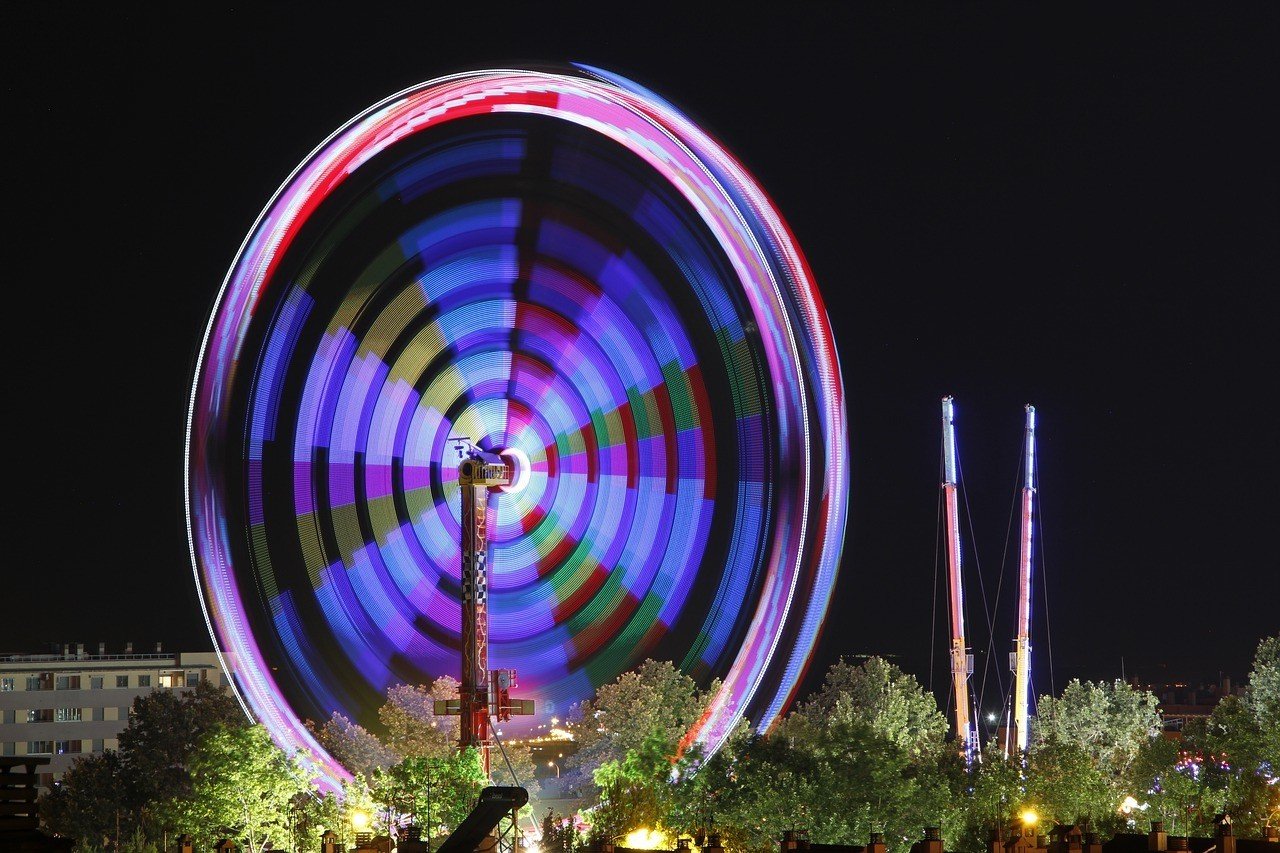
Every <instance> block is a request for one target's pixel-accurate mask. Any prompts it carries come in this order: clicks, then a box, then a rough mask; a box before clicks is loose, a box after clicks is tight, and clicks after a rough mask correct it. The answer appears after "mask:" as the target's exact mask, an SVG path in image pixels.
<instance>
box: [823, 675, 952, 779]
mask: <svg viewBox="0 0 1280 853" xmlns="http://www.w3.org/2000/svg"><path fill="white" fill-rule="evenodd" d="M798 713H799V714H800V715H801V716H804V717H807V718H809V719H810V720H818V719H821V718H824V717H830V718H831V719H832V721H833V722H834V721H837V720H854V719H856V720H859V721H860V722H862V723H865V724H866V725H868V726H870V728H871V731H872V732H873V733H874V734H876V735H877V736H879V737H883V738H885V739H886V740H889V741H892V742H893V743H895V744H897V745H898V746H900V747H902V748H903V749H906V750H907V751H908V752H910V753H912V754H914V755H919V754H921V753H923V752H925V751H927V750H931V749H935V748H937V747H938V746H939V745H940V744H941V741H942V737H943V736H944V735H945V734H946V731H947V720H946V718H945V717H943V716H942V714H941V713H939V711H938V703H937V700H936V699H934V698H933V695H932V694H930V693H927V692H926V691H925V690H924V688H923V687H921V686H920V683H919V682H917V681H916V679H915V676H912V675H908V674H906V673H905V672H903V671H902V670H901V669H899V668H898V667H896V666H894V665H893V664H891V663H889V662H888V661H886V660H884V659H883V658H879V657H870V658H868V659H867V660H866V661H865V662H863V663H862V664H861V665H858V666H855V665H853V664H851V663H849V662H847V661H846V660H845V659H844V658H841V659H840V660H838V661H837V662H836V663H835V664H834V665H833V666H832V667H831V669H830V670H829V671H828V672H827V677H826V679H825V682H824V684H823V687H822V690H821V691H819V693H818V695H817V696H815V697H814V698H812V699H810V700H809V701H808V702H806V703H805V704H804V705H803V706H802V707H801V709H800V711H799V712H798Z"/></svg>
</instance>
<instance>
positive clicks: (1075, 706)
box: [1031, 679, 1161, 782]
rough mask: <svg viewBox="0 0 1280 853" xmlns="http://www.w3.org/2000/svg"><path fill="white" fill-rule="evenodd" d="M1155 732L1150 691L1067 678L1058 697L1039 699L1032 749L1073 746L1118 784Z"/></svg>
mask: <svg viewBox="0 0 1280 853" xmlns="http://www.w3.org/2000/svg"><path fill="white" fill-rule="evenodd" d="M1160 729H1161V723H1160V712H1159V711H1158V710H1157V700H1156V697H1155V695H1153V694H1152V693H1151V692H1150V691H1147V690H1138V689H1135V688H1133V687H1131V686H1129V685H1128V684H1126V683H1124V682H1123V681H1115V682H1111V683H1106V682H1098V683H1094V682H1091V681H1085V682H1081V681H1080V680H1079V679H1072V681H1071V683H1070V684H1068V685H1067V687H1066V689H1065V690H1063V691H1062V695H1061V696H1059V697H1058V698H1054V697H1052V696H1041V697H1040V700H1039V703H1038V709H1037V715H1036V723H1035V726H1034V727H1033V728H1032V745H1031V749H1032V751H1034V750H1036V749H1039V748H1041V747H1043V746H1044V745H1045V744H1046V743H1049V742H1057V743H1060V744H1073V745H1075V746H1078V747H1080V748H1081V749H1083V750H1084V751H1085V753H1087V754H1088V755H1089V757H1090V758H1092V759H1093V761H1094V763H1095V764H1096V765H1097V766H1098V767H1099V768H1101V769H1102V771H1103V772H1104V773H1106V774H1107V776H1108V777H1109V778H1110V779H1112V780H1114V781H1117V782H1118V781H1119V780H1120V779H1121V778H1123V776H1124V775H1125V773H1126V772H1127V771H1128V769H1129V765H1130V764H1132V762H1133V760H1134V759H1135V758H1136V757H1137V756H1138V752H1139V750H1141V749H1142V747H1143V746H1144V745H1145V744H1146V743H1147V742H1148V741H1150V740H1151V738H1154V737H1157V736H1158V735H1159V734H1160Z"/></svg>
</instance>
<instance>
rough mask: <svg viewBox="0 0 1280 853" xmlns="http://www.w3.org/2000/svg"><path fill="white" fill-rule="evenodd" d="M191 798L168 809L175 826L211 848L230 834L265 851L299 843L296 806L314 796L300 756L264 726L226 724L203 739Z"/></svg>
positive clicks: (171, 802) (194, 759)
mask: <svg viewBox="0 0 1280 853" xmlns="http://www.w3.org/2000/svg"><path fill="white" fill-rule="evenodd" d="M189 767H190V771H191V779H192V791H191V795H190V796H189V797H184V796H176V797H171V798H169V799H168V800H167V801H166V802H165V804H164V806H163V807H162V810H163V811H164V812H165V814H166V815H167V816H168V817H169V818H170V822H171V823H172V824H173V825H175V826H181V827H183V829H184V830H185V831H186V832H189V833H191V834H192V835H193V836H195V837H196V838H197V839H199V842H200V846H203V847H206V848H207V847H208V846H209V845H211V844H212V843H213V842H214V841H216V840H217V839H218V838H219V837H221V836H223V835H225V836H227V837H231V838H238V839H240V840H241V841H242V842H243V845H244V849H245V851H246V853H261V851H264V850H267V849H269V848H271V847H272V846H275V845H278V844H283V843H286V842H292V841H293V835H294V832H293V820H294V816H295V813H294V802H295V800H296V799H297V798H298V797H300V796H303V795H306V794H308V793H310V790H311V786H310V782H311V779H310V778H309V776H308V774H307V772H306V771H305V770H304V769H303V766H302V763H301V762H300V761H299V760H298V756H293V757H289V756H286V755H285V754H284V752H283V751H282V750H280V749H279V748H278V747H277V746H276V745H275V744H274V743H272V742H271V736H270V735H269V734H267V730H266V728H264V727H263V726H260V725H256V726H249V727H229V726H220V727H217V728H215V729H212V730H210V731H209V732H207V733H206V734H205V735H204V737H203V738H201V740H200V742H199V744H198V745H197V747H196V749H195V750H194V751H193V752H192V754H191V756H190V759H189Z"/></svg>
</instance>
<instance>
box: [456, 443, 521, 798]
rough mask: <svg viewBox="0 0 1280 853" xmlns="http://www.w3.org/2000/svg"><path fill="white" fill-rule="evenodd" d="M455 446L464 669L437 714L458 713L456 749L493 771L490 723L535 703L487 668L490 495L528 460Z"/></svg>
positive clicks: (516, 478) (507, 485)
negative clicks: (474, 754)
mask: <svg viewBox="0 0 1280 853" xmlns="http://www.w3.org/2000/svg"><path fill="white" fill-rule="evenodd" d="M454 440H456V441H457V444H456V445H455V449H457V451H458V455H459V456H460V457H461V461H460V462H459V463H458V486H459V488H460V490H461V492H462V542H461V544H462V672H461V676H462V677H461V679H459V686H458V698H457V699H456V700H445V701H439V700H437V701H436V703H435V712H436V713H437V714H456V715H458V717H459V736H458V748H459V749H467V748H469V747H474V748H475V749H478V750H479V751H480V756H481V760H482V761H483V763H484V775H485V777H486V778H487V777H488V776H489V775H490V770H491V763H492V762H491V758H490V747H491V746H492V739H491V737H490V730H489V729H490V724H491V722H492V721H494V720H498V721H502V720H509V719H511V715H512V714H532V713H533V701H532V700H529V699H523V700H522V699H512V698H511V697H510V690H511V688H513V687H515V686H516V671H515V670H514V669H495V670H490V669H489V495H490V492H491V491H492V490H495V489H496V490H499V491H505V492H512V491H519V490H520V489H521V488H523V487H524V484H525V483H526V482H527V481H528V459H527V457H525V456H524V454H523V453H521V452H520V451H518V450H515V449H511V450H508V451H504V452H502V453H489V452H486V451H483V450H480V449H479V448H477V447H475V446H474V445H473V444H472V443H471V440H470V439H466V438H460V439H454Z"/></svg>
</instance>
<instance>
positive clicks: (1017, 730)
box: [942, 396, 1036, 765]
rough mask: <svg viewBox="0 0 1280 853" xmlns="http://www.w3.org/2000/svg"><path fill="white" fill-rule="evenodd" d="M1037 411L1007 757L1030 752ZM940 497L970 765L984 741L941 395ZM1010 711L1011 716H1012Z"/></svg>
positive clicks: (959, 733)
mask: <svg viewBox="0 0 1280 853" xmlns="http://www.w3.org/2000/svg"><path fill="white" fill-rule="evenodd" d="M1035 442H1036V410H1035V407H1034V406H1032V405H1029V404H1028V405H1027V407H1026V428H1025V431H1024V443H1023V461H1022V465H1023V483H1022V491H1021V495H1020V503H1021V518H1022V523H1021V528H1020V535H1019V543H1020V544H1019V558H1018V621H1017V636H1016V637H1015V639H1014V651H1013V652H1012V653H1011V654H1010V655H1009V669H1010V670H1011V671H1012V672H1013V674H1014V684H1013V695H1012V697H1011V701H1010V702H1009V703H1008V706H1007V707H1008V708H1009V709H1010V710H1009V711H1008V712H1007V714H1006V720H1005V724H1004V726H1002V727H1001V730H1000V734H999V737H1000V747H1001V750H1002V751H1003V753H1004V755H1005V756H1006V757H1008V756H1009V755H1010V754H1011V753H1012V754H1016V755H1021V754H1023V753H1025V752H1026V750H1027V735H1028V733H1029V721H1030V698H1031V577H1032V524H1033V515H1034V512H1033V510H1034V500H1035V492H1036V486H1035V474H1036V467H1035V453H1036V443H1035ZM942 453H943V480H942V495H943V501H944V503H945V507H946V521H945V524H946V527H945V539H946V554H947V589H948V599H949V605H950V606H949V608H948V612H949V615H950V624H951V645H950V663H951V687H952V694H953V696H952V699H953V702H954V707H953V714H954V722H953V730H954V734H955V742H956V744H957V745H958V747H959V750H960V755H961V756H962V757H963V758H964V761H965V764H966V765H972V764H973V763H974V762H976V761H979V760H980V759H981V743H980V740H979V738H978V732H977V727H976V726H975V725H974V723H973V719H974V714H973V712H974V710H975V709H974V705H973V700H972V699H971V696H970V690H969V679H970V678H971V677H972V675H973V655H971V654H969V653H968V646H967V645H966V642H965V625H964V616H965V607H964V578H963V573H962V571H961V567H962V557H961V547H960V521H959V507H958V502H957V499H956V492H957V488H958V483H959V465H958V462H957V451H956V435H955V401H954V399H953V398H952V397H949V396H948V397H943V398H942ZM1009 715H1011V716H1012V719H1008V716H1009Z"/></svg>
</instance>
